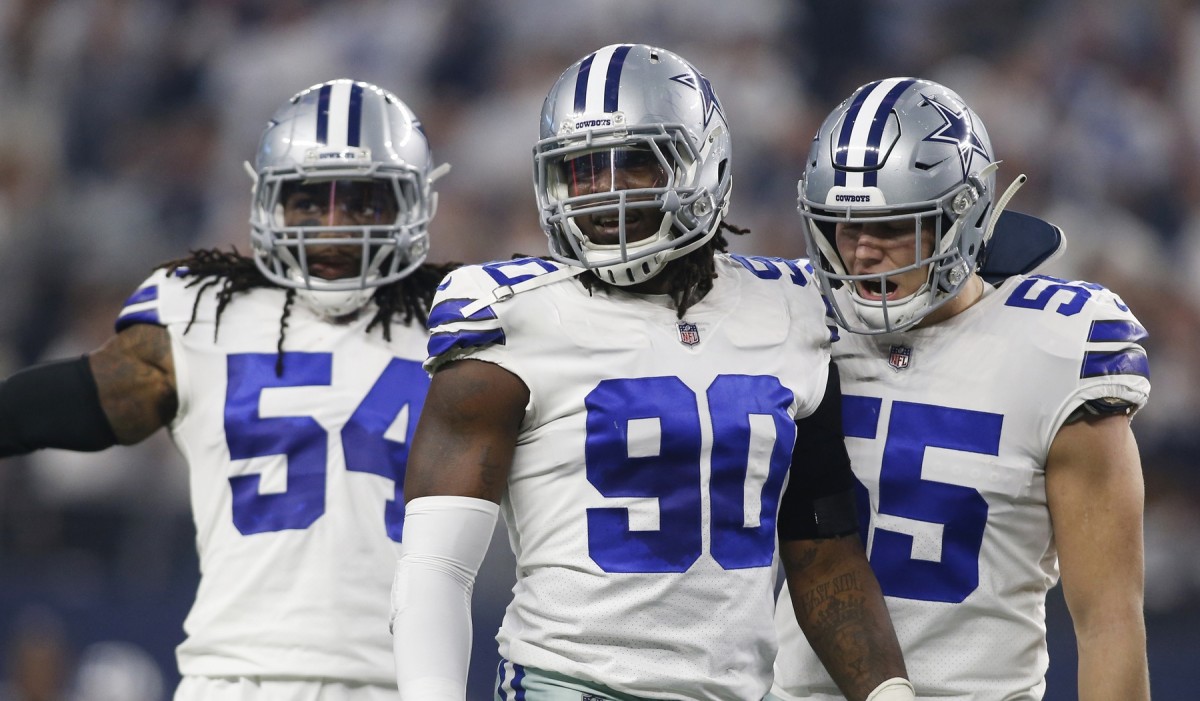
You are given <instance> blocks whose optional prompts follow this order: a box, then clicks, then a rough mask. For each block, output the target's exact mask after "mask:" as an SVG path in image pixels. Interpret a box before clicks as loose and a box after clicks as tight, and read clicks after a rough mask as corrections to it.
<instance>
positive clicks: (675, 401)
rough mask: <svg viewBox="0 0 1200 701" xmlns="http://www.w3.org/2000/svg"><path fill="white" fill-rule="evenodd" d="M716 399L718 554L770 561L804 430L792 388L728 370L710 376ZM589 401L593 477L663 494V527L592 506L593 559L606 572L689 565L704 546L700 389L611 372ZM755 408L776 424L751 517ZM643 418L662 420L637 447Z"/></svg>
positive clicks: (639, 493)
mask: <svg viewBox="0 0 1200 701" xmlns="http://www.w3.org/2000/svg"><path fill="white" fill-rule="evenodd" d="M707 400H708V407H709V416H708V417H707V418H708V420H709V424H710V426H711V435H712V436H713V439H712V445H713V449H712V457H711V461H710V463H711V475H710V479H709V488H708V492H709V495H708V496H709V504H710V507H709V513H710V522H711V526H710V529H711V533H710V543H711V546H710V549H711V552H712V557H713V559H715V560H716V561H717V562H718V563H719V564H720V565H721V566H722V567H723V568H725V569H741V568H749V567H766V566H768V565H770V564H771V559H772V557H773V556H774V553H775V516H776V511H778V509H779V497H780V494H781V492H782V489H783V482H784V478H785V477H786V476H787V471H788V465H789V464H790V462H791V455H792V446H793V444H794V443H795V440H796V426H795V424H794V423H793V421H792V419H791V418H790V417H789V415H788V407H789V406H790V405H791V403H792V393H791V392H790V391H789V390H788V389H786V388H785V387H784V386H783V385H782V384H781V383H780V382H779V380H778V378H775V377H769V376H748V375H721V376H719V377H717V378H716V380H714V381H713V383H712V384H711V385H710V386H709V388H708V392H707ZM585 405H586V407H587V438H586V448H585V458H586V466H587V478H588V481H590V482H591V483H592V484H593V485H594V486H595V487H596V489H597V490H598V491H599V492H600V493H601V494H603V495H604V496H606V497H610V498H619V497H641V498H652V499H656V500H657V502H658V515H659V527H658V529H657V530H634V529H632V528H631V527H630V522H629V509H627V508H619V507H604V508H591V509H588V510H587V523H588V549H589V553H590V555H591V558H592V560H594V561H595V562H596V564H598V565H599V566H600V567H601V568H602V569H604V570H605V571H606V572H684V571H686V570H687V569H688V568H689V567H691V566H692V564H694V563H695V562H696V560H698V559H699V558H700V555H701V552H702V549H703V533H702V529H703V514H702V501H703V500H702V498H701V452H702V451H701V445H702V441H701V435H702V421H703V418H702V417H701V416H700V410H699V402H698V400H697V397H696V394H695V392H693V391H692V390H691V389H690V388H688V386H687V385H685V384H684V383H683V381H682V380H680V379H679V378H677V377H642V378H632V379H617V380H606V381H604V382H601V383H600V384H599V385H598V386H597V387H596V388H595V389H594V390H592V391H591V393H589V394H588V396H587V398H586V399H585ZM754 415H761V416H765V417H769V420H770V421H771V422H772V423H773V426H774V444H773V445H772V447H771V449H770V458H769V461H768V462H769V464H768V466H767V474H766V477H765V479H764V480H763V483H762V487H761V491H760V493H759V494H758V495H753V496H757V497H758V500H759V504H758V518H757V523H755V522H754V521H755V519H754V518H752V517H751V518H749V519H748V518H747V514H746V503H747V499H746V496H745V495H746V491H747V478H748V476H749V474H748V473H749V462H750V459H749V458H750V454H751V450H752V447H753V446H752V440H751V439H752V430H751V416H754ZM635 421H644V422H649V424H650V425H652V426H653V427H654V428H653V429H652V430H651V435H652V436H654V437H655V438H656V439H657V441H656V445H655V446H654V447H653V449H646V448H645V447H644V446H642V447H639V448H638V449H637V450H632V449H631V448H633V447H634V446H633V444H631V422H635ZM642 425H645V424H642ZM651 442H652V443H654V442H655V441H654V440H653V439H652V440H651ZM753 496H752V497H751V498H753ZM747 521H749V522H750V524H749V525H748V524H747Z"/></svg>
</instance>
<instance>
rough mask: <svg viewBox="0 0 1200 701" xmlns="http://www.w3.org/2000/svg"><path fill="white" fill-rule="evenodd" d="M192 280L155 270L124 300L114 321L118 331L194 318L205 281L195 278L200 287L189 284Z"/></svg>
mask: <svg viewBox="0 0 1200 701" xmlns="http://www.w3.org/2000/svg"><path fill="white" fill-rule="evenodd" d="M193 280H195V279H194V278H185V277H182V276H181V275H180V274H179V272H167V270H166V269H165V268H159V269H158V270H155V271H154V272H153V273H151V275H150V277H148V278H146V280H145V281H144V282H143V283H142V284H141V285H139V286H138V288H137V289H136V290H134V291H133V294H131V295H129V298H128V299H126V300H125V304H124V305H123V306H122V307H121V311H120V312H119V313H118V314H117V320H116V322H115V324H114V327H115V330H116V332H117V333H120V332H121V331H124V330H125V329H127V328H129V327H130V326H134V325H136V324H153V325H155V326H170V325H172V324H177V323H188V322H189V321H191V319H192V315H193V311H194V310H195V308H196V304H195V300H196V296H197V294H198V293H199V289H200V287H202V281H196V282H201V285H200V286H196V285H189V284H188V283H189V281H193ZM196 311H200V312H202V311H203V310H196Z"/></svg>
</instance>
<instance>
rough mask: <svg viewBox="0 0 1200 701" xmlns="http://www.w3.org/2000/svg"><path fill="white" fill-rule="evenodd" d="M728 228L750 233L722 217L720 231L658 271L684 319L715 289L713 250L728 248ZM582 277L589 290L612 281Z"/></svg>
mask: <svg viewBox="0 0 1200 701" xmlns="http://www.w3.org/2000/svg"><path fill="white" fill-rule="evenodd" d="M725 231H728V232H729V233H731V234H736V235H738V236H744V235H746V234H748V233H750V230H749V229H746V228H743V227H740V226H734V225H733V224H730V223H729V222H726V221H724V220H722V221H721V223H720V224H719V225H718V226H717V233H716V234H714V235H713V237H712V238H711V239H709V240H708V241H707V242H706V243H705V244H704V245H703V246H701V247H700V248H697V249H696V250H694V251H692V252H691V253H688V254H687V255H685V256H684V257H682V258H680V259H678V260H677V261H673V262H674V265H669V266H667V267H666V268H665V269H664V270H663V271H662V272H661V273H659V274H660V275H662V276H663V278H664V279H665V280H667V283H668V290H667V294H668V295H669V296H670V297H671V301H673V302H674V303H675V315H676V317H677V318H679V319H682V318H683V315H684V314H687V310H688V309H691V307H692V305H693V304H695V303H696V302H699V301H700V300H702V299H704V295H706V294H708V293H709V291H710V290H712V286H713V280H714V279H716V277H717V270H716V266H715V263H714V262H713V254H714V253H717V252H721V253H724V252H726V251H727V250H729V241H728V240H726V238H725V235H724V233H722V232H725ZM579 281H580V282H582V283H583V286H584V287H586V288H587V289H588V291H589V292H591V291H592V289H593V288H594V287H595V286H597V285H599V286H602V287H603V286H608V285H609V283H607V282H604V281H603V280H601V279H600V278H598V277H596V276H595V275H582V276H580V278H579Z"/></svg>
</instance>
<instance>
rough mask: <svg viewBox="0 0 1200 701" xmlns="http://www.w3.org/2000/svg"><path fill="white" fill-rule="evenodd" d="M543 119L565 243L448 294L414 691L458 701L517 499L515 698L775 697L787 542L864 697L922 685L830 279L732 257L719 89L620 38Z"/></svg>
mask: <svg viewBox="0 0 1200 701" xmlns="http://www.w3.org/2000/svg"><path fill="white" fill-rule="evenodd" d="M542 136H543V138H542V140H541V141H539V142H538V144H537V146H536V147H535V155H534V164H535V187H536V192H537V195H538V200H539V203H540V204H541V213H542V220H543V227H544V229H545V231H546V233H547V234H548V236H549V239H550V254H551V257H552V258H554V259H556V260H555V261H553V262H552V261H547V260H543V259H539V258H525V259H519V260H516V261H510V262H505V263H491V264H488V265H483V266H470V267H466V268H461V269H459V270H457V271H455V272H454V273H451V275H450V276H449V277H448V278H447V279H446V281H445V282H444V283H443V284H442V285H441V286H440V288H439V290H438V294H437V296H436V297H435V299H434V307H433V310H432V312H431V314H430V332H431V336H430V341H429V356H430V357H429V360H428V361H427V363H426V367H427V368H428V369H429V370H430V371H431V372H432V373H433V379H432V381H431V384H430V388H429V394H428V397H427V401H426V404H425V408H424V410H423V412H422V415H421V420H420V423H419V425H418V428H417V433H416V435H415V436H414V438H413V444H412V454H411V459H410V462H409V471H408V473H407V475H406V479H405V491H406V496H407V497H408V499H409V503H408V516H407V520H406V522H405V528H406V530H405V547H404V554H403V556H402V557H401V560H400V564H399V566H398V567H397V574H396V583H395V586H394V594H393V596H394V599H395V604H394V606H395V620H394V634H395V642H396V660H397V673H398V675H399V680H400V693H401V696H402V697H403V698H405V699H413V700H416V701H463V699H464V698H465V694H466V686H465V683H466V670H467V666H466V665H467V661H468V659H469V656H470V655H469V653H470V642H471V641H470V606H469V602H470V592H471V587H472V586H473V583H474V578H475V576H476V574H477V572H478V569H479V566H480V563H481V562H482V559H483V555H484V553H485V552H486V549H487V545H488V543H489V542H490V539H491V534H492V528H493V526H494V524H495V521H496V518H497V514H498V513H499V512H501V511H502V512H503V514H504V520H505V522H506V524H507V526H508V530H509V538H510V542H511V545H512V548H513V551H514V554H515V555H516V565H517V567H516V569H517V582H516V586H515V588H514V590H513V599H512V602H511V603H510V605H509V607H508V610H507V611H506V613H505V617H504V623H503V625H502V627H501V629H500V633H499V636H498V640H499V642H500V654H501V657H502V659H501V663H500V665H499V670H498V674H497V679H496V687H495V689H496V693H495V695H496V698H497V699H504V700H508V699H522V700H523V701H563V700H566V699H575V700H576V701H578V700H579V699H581V698H582V699H613V700H620V701H635V700H637V699H676V700H682V699H688V700H692V701H699V700H701V699H705V700H708V699H712V700H716V699H737V700H739V701H746V700H759V699H762V698H763V697H764V695H765V694H766V693H767V691H768V689H769V687H770V676H771V661H772V659H773V657H774V651H775V646H776V645H775V633H774V630H773V629H772V627H771V620H772V614H773V608H774V602H773V598H774V583H775V573H776V569H775V565H774V563H775V561H776V560H775V557H776V554H777V553H778V555H779V558H780V559H781V560H782V562H783V565H784V568H785V569H786V572H787V576H788V579H789V581H790V582H792V585H793V587H794V588H795V589H796V590H797V591H800V592H803V593H804V595H805V596H807V597H809V598H810V599H811V600H812V601H814V605H813V606H811V607H810V608H808V609H806V610H805V611H804V612H802V613H801V615H800V616H799V617H798V618H800V624H801V625H803V626H804V629H805V631H806V632H807V633H808V634H809V636H810V637H812V638H813V639H814V640H816V641H817V643H816V644H817V646H818V649H820V650H821V651H822V652H823V653H824V654H825V659H826V661H827V664H828V666H829V671H830V673H831V674H832V675H833V677H834V678H835V679H837V680H838V684H839V687H840V688H841V689H842V690H843V691H844V693H845V694H846V695H847V697H849V698H851V699H854V700H856V701H862V700H863V699H866V698H868V697H871V698H872V699H876V700H878V701H885V700H888V701H890V700H894V699H906V698H907V699H911V698H912V695H911V687H910V686H908V682H907V681H905V680H904V679H903V677H904V665H903V662H902V660H901V657H900V653H899V647H898V645H897V644H896V640H895V635H894V633H893V631H892V628H891V624H890V622H889V621H888V619H887V615H886V612H885V610H884V608H883V598H882V596H881V595H880V593H879V590H878V586H877V583H876V581H875V578H874V576H873V575H872V574H871V571H870V568H869V567H868V565H867V562H866V558H865V557H864V556H863V551H862V547H861V544H860V543H859V542H858V539H857V537H856V536H855V535H854V533H855V531H856V524H855V519H854V515H853V513H854V512H853V504H854V502H853V495H852V486H851V485H852V482H851V473H850V468H849V464H848V461H847V459H846V451H845V444H844V442H843V437H842V432H841V428H840V417H841V411H840V393H839V392H838V384H837V372H836V369H835V368H834V367H833V366H832V365H830V364H829V357H828V356H829V341H830V337H831V328H830V327H828V326H827V325H826V323H825V319H824V313H825V311H824V310H825V307H824V304H823V302H822V300H821V297H820V294H819V293H818V292H817V290H816V286H815V284H814V283H813V282H812V280H811V279H810V278H809V277H807V276H806V275H805V274H804V272H803V271H801V270H800V269H799V268H798V267H797V266H796V265H795V264H793V263H789V262H784V261H779V260H770V259H761V258H748V257H739V256H732V255H728V254H726V253H724V250H725V239H724V236H723V233H722V232H721V231H720V230H721V229H722V228H726V225H724V222H723V218H724V215H725V211H726V208H727V207H728V203H729V187H730V182H731V169H730V140H729V131H728V127H727V125H726V124H725V117H724V114H723V113H722V111H721V105H720V102H719V101H718V100H717V98H716V95H715V94H714V92H713V89H712V86H711V85H710V84H709V83H708V80H707V79H706V78H705V77H704V76H703V75H701V74H700V73H699V72H698V71H697V70H696V69H695V68H694V67H693V66H692V65H691V64H690V63H688V62H687V61H685V60H683V59H682V58H680V57H679V56H677V55H675V54H673V53H671V52H669V51H665V50H663V49H658V48H655V47H651V46H645V45H629V44H622V45H614V46H608V47H605V48H603V49H601V50H599V51H596V52H595V53H593V54H590V55H589V56H587V57H585V58H584V59H582V60H581V61H579V62H577V63H575V64H574V65H573V66H571V67H570V68H569V69H568V70H567V71H566V72H565V73H564V74H563V75H562V77H561V78H560V79H559V80H558V82H557V83H556V84H555V86H554V87H553V88H552V90H551V92H550V95H549V96H548V97H547V99H546V103H545V107H544V108H543V112H542ZM777 538H778V542H779V545H778V549H777V547H776V544H777Z"/></svg>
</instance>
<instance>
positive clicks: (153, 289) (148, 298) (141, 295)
mask: <svg viewBox="0 0 1200 701" xmlns="http://www.w3.org/2000/svg"><path fill="white" fill-rule="evenodd" d="M156 299H158V285H146V286H145V287H142V288H139V289H137V290H135V291H134V293H133V294H131V295H129V299H127V300H125V306H126V307H132V306H133V305H135V304H142V303H143V302H153V301H154V300H156Z"/></svg>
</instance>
